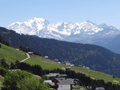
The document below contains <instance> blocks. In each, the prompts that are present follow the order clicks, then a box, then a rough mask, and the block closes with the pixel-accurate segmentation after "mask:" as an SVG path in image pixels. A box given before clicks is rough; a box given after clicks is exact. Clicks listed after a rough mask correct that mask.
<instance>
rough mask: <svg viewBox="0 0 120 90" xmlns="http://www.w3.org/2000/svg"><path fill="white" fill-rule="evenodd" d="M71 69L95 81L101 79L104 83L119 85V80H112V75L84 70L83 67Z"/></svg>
mask: <svg viewBox="0 0 120 90" xmlns="http://www.w3.org/2000/svg"><path fill="white" fill-rule="evenodd" d="M71 69H72V70H74V71H76V72H80V73H83V74H85V75H87V76H89V77H91V78H93V79H96V80H101V79H103V80H104V81H105V82H106V83H107V82H112V83H114V84H120V78H118V77H115V78H113V75H108V74H105V73H103V72H100V71H94V70H91V69H86V68H83V67H72V68H71ZM115 81H118V82H119V83H117V82H115Z"/></svg>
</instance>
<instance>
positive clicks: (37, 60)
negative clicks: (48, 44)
mask: <svg viewBox="0 0 120 90" xmlns="http://www.w3.org/2000/svg"><path fill="white" fill-rule="evenodd" d="M25 62H26V63H29V64H31V65H41V67H42V68H43V69H56V68H63V67H64V68H65V67H68V66H66V65H64V64H58V63H56V62H54V61H52V60H49V59H45V58H44V57H41V56H31V59H28V60H26V61H25ZM71 70H74V71H76V72H80V73H83V74H85V75H87V76H89V77H91V78H93V79H94V78H95V79H97V80H98V79H103V80H104V81H105V82H112V83H114V84H120V78H117V77H115V78H113V75H108V74H105V73H102V72H100V71H94V70H91V69H86V68H83V67H71ZM113 80H114V81H118V82H119V83H116V82H113Z"/></svg>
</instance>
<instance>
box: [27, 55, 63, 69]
mask: <svg viewBox="0 0 120 90" xmlns="http://www.w3.org/2000/svg"><path fill="white" fill-rule="evenodd" d="M25 63H29V64H30V65H40V66H41V67H42V68H43V69H49V70H52V69H56V68H59V69H60V68H61V66H59V65H57V64H55V62H53V61H51V60H47V59H45V58H43V57H41V56H40V57H39V56H31V58H30V59H28V60H26V61H25Z"/></svg>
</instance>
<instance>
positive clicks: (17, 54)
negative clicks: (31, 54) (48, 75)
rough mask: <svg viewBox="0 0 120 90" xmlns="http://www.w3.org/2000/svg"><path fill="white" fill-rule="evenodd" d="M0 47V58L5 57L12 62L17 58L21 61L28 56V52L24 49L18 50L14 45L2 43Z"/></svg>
mask: <svg viewBox="0 0 120 90" xmlns="http://www.w3.org/2000/svg"><path fill="white" fill-rule="evenodd" d="M1 46H2V47H1V48H0V59H2V58H4V59H6V61H7V62H8V64H10V63H11V62H15V61H16V60H19V61H21V60H22V59H25V58H27V56H26V54H25V53H24V52H22V51H18V50H16V49H14V48H12V47H8V46H6V45H4V44H1Z"/></svg>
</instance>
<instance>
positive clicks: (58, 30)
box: [7, 17, 120, 43]
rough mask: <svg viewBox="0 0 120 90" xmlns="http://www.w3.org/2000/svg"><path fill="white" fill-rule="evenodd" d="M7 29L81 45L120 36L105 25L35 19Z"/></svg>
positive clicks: (119, 32) (12, 25) (116, 31)
mask: <svg viewBox="0 0 120 90" xmlns="http://www.w3.org/2000/svg"><path fill="white" fill-rule="evenodd" d="M7 28H8V29H11V30H14V31H16V32H17V33H23V34H28V35H36V36H39V37H42V38H54V39H58V40H65V41H74V42H81V43H93V42H96V40H98V39H99V40H100V39H103V38H107V39H108V38H112V37H114V36H116V35H118V34H120V30H119V29H117V28H115V27H113V26H107V25H106V24H101V25H97V24H95V23H92V22H90V21H85V22H82V23H74V24H73V23H71V22H69V21H67V22H58V23H56V24H52V23H49V21H47V20H45V19H43V18H36V17H35V18H33V19H30V20H28V21H25V22H15V23H12V24H11V25H9V26H8V27H7Z"/></svg>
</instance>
